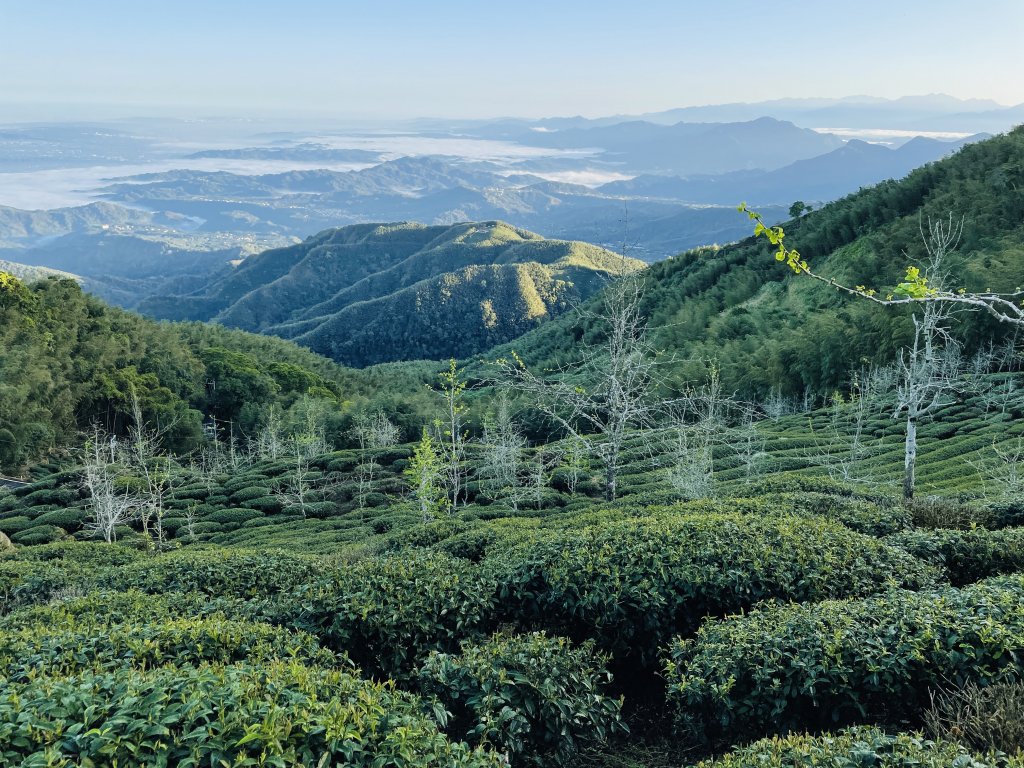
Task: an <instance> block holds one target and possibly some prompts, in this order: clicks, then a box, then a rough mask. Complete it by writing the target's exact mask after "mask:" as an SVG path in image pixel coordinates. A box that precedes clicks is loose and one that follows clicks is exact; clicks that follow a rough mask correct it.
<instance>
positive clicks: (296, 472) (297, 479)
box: [274, 440, 324, 517]
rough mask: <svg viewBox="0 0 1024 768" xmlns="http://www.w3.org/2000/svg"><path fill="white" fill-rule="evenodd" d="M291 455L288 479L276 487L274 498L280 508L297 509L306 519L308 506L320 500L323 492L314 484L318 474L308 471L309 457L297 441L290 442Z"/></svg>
mask: <svg viewBox="0 0 1024 768" xmlns="http://www.w3.org/2000/svg"><path fill="white" fill-rule="evenodd" d="M291 455H292V466H291V473H290V475H289V478H288V479H287V480H284V481H282V482H280V483H279V484H278V485H277V487H276V488H275V489H274V496H275V497H276V498H277V499H278V500H279V501H280V502H281V506H282V507H284V508H289V507H298V508H299V511H300V512H302V516H303V517H306V512H307V511H308V509H309V506H310V504H312V503H313V502H315V501H317V500H318V499H320V498H322V497H323V493H324V491H323V489H322V488H320V487H318V485H317V483H316V479H317V477H318V475H319V473H318V472H314V471H313V470H311V469H310V466H309V456H308V455H307V454H306V451H305V450H304V446H303V444H302V443H301V442H299V441H298V440H293V441H292V451H291Z"/></svg>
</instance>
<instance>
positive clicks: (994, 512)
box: [986, 500, 1024, 528]
mask: <svg viewBox="0 0 1024 768" xmlns="http://www.w3.org/2000/svg"><path fill="white" fill-rule="evenodd" d="M986 510H987V511H988V525H989V527H990V528H1014V527H1018V526H1020V527H1024V501H1019V500H1018V501H995V502H991V503H989V504H988V505H986Z"/></svg>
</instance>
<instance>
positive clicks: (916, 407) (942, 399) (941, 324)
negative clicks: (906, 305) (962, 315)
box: [893, 219, 963, 499]
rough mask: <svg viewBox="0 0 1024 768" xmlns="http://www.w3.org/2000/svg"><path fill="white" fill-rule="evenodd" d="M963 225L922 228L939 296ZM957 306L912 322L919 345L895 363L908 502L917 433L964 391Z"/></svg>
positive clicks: (933, 308) (933, 307)
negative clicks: (955, 327) (954, 323)
mask: <svg viewBox="0 0 1024 768" xmlns="http://www.w3.org/2000/svg"><path fill="white" fill-rule="evenodd" d="M962 226H963V224H962V222H961V223H960V224H957V223H956V222H954V221H953V220H952V219H950V222H949V223H948V224H946V223H945V222H943V221H941V220H940V221H938V222H929V225H928V232H927V234H925V233H924V232H923V228H922V237H923V239H924V243H925V250H926V252H927V256H928V259H927V265H926V271H925V276H926V279H927V281H928V283H929V284H930V285H932V286H934V287H935V289H936V290H940V291H941V290H943V283H944V282H945V279H946V274H945V272H944V264H943V262H944V260H945V257H946V256H947V255H948V254H949V252H950V251H952V250H953V249H954V248H955V247H956V245H957V243H958V242H959V239H960V231H961V229H962ZM953 309H954V306H953V305H952V304H951V303H948V302H937V301H933V302H926V303H924V304H923V305H922V306H921V310H920V312H918V313H916V314H915V315H914V317H913V322H914V340H913V343H912V345H911V346H910V348H909V349H904V350H901V352H900V355H899V357H898V359H897V361H896V370H897V378H898V383H897V385H896V407H895V409H894V411H893V418H900V417H901V416H902V417H905V419H906V434H905V440H904V459H903V465H904V474H903V498H905V499H910V498H913V496H914V485H915V482H916V467H917V427H918V424H919V423H920V422H921V420H922V419H925V418H928V417H929V416H930V415H931V414H933V413H934V412H935V411H937V410H938V409H939V408H941V407H943V406H945V405H948V404H949V403H950V402H952V401H951V400H950V396H951V395H952V394H953V393H954V392H956V391H957V390H958V388H959V381H958V380H959V378H960V367H961V354H960V344H959V343H958V342H957V341H956V340H955V339H954V338H953V337H952V335H951V334H950V332H949V328H948V325H947V323H948V321H949V319H950V317H951V316H952V313H953Z"/></svg>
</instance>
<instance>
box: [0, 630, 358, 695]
mask: <svg viewBox="0 0 1024 768" xmlns="http://www.w3.org/2000/svg"><path fill="white" fill-rule="evenodd" d="M279 658H290V659H296V660H299V661H302V662H303V663H306V664H319V665H321V666H325V667H331V666H342V664H341V663H340V662H339V660H338V659H337V658H336V657H335V656H334V654H332V653H330V652H329V651H327V650H325V649H323V648H321V647H320V645H319V644H318V643H317V642H316V639H315V638H314V637H312V636H311V635H307V634H303V633H296V632H292V631H290V630H287V629H283V628H279V627H272V626H270V625H269V624H263V623H261V622H252V621H241V620H233V619H225V618H219V617H207V618H194V617H188V618H178V619H169V620H167V619H165V620H162V621H159V622H151V623H137V622H124V623H114V624H105V623H104V622H102V621H97V620H95V619H93V618H92V617H85V618H84V620H80V621H79V623H77V624H62V625H56V626H55V625H52V624H35V625H31V626H27V627H24V628H22V629H20V630H18V631H15V632H4V633H2V634H0V665H2V666H3V668H4V669H5V670H6V674H7V678H8V680H9V681H10V682H30V681H31V680H33V679H35V678H36V677H38V676H39V675H53V676H63V675H71V674H76V673H79V672H84V671H91V672H101V671H112V672H116V671H119V670H122V671H127V670H133V669H135V670H140V671H141V670H146V669H152V668H156V667H162V666H168V665H170V666H174V667H178V668H181V667H184V666H195V665H199V664H203V663H210V664H232V663H235V662H239V661H248V662H250V663H253V664H256V663H265V662H269V661H272V660H274V659H279Z"/></svg>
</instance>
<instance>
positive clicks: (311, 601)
mask: <svg viewBox="0 0 1024 768" xmlns="http://www.w3.org/2000/svg"><path fill="white" fill-rule="evenodd" d="M298 597H299V600H300V602H301V605H302V610H303V614H302V618H301V623H300V624H299V626H300V628H303V629H310V630H311V631H313V632H314V633H315V634H318V635H319V636H321V637H322V638H324V640H325V642H326V643H327V644H328V645H329V646H330V647H332V648H333V649H335V650H337V651H342V652H345V653H347V654H348V655H349V656H350V657H351V658H352V659H353V661H355V662H356V663H357V664H358V665H359V666H360V667H361V668H363V669H365V670H367V671H369V672H371V673H374V674H383V675H388V676H393V677H398V676H403V675H406V674H408V673H410V672H411V671H412V670H413V669H414V668H415V667H416V666H417V665H418V664H419V663H420V662H421V661H422V660H423V659H424V658H425V657H426V656H427V654H428V653H429V652H430V651H453V650H456V649H457V648H458V646H459V642H460V641H461V640H464V639H470V638H473V637H480V636H482V635H483V634H484V633H485V632H486V630H487V629H488V628H489V624H490V622H491V621H492V617H493V614H494V608H495V584H494V581H493V579H491V578H490V577H488V576H487V575H486V574H485V573H483V572H482V571H481V570H480V568H479V567H477V566H475V565H473V564H471V563H467V562H466V561H464V560H456V559H454V558H452V557H448V556H446V555H441V554H431V553H422V552H418V553H417V552H414V553H408V554H403V555H396V556H389V557H374V558H368V559H365V560H362V561H360V562H358V563H356V564H355V565H353V566H350V567H345V568H338V569H336V570H334V571H333V572H331V573H328V574H325V576H324V577H323V578H322V579H320V580H318V581H317V582H316V583H313V584H311V585H310V586H309V587H307V588H305V589H300V590H299V591H298Z"/></svg>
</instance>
